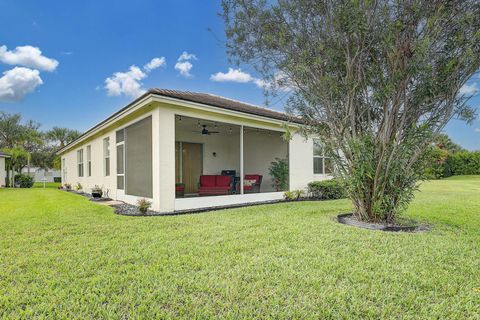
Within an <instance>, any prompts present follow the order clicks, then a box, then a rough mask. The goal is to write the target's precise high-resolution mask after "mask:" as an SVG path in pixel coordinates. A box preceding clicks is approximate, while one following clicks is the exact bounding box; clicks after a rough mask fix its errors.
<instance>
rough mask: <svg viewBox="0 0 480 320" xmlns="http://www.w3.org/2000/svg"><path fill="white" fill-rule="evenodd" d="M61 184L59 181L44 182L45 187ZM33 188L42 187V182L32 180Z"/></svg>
mask: <svg viewBox="0 0 480 320" xmlns="http://www.w3.org/2000/svg"><path fill="white" fill-rule="evenodd" d="M61 185H62V184H61V183H60V182H45V188H55V189H56V188H58V187H60V186H61ZM33 188H43V182H34V183H33Z"/></svg>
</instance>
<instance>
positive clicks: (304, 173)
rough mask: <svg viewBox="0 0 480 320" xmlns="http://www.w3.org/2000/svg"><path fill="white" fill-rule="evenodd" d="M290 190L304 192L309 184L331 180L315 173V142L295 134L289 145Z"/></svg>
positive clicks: (329, 177)
mask: <svg viewBox="0 0 480 320" xmlns="http://www.w3.org/2000/svg"><path fill="white" fill-rule="evenodd" d="M288 153H289V167H290V190H297V189H300V190H303V189H305V188H306V187H307V185H308V183H309V182H312V181H320V180H327V179H331V176H329V175H326V174H314V173H313V140H312V139H305V138H304V137H302V136H301V135H299V134H294V135H293V137H292V140H290V143H289V151H288Z"/></svg>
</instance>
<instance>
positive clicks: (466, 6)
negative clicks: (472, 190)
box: [222, 0, 480, 222]
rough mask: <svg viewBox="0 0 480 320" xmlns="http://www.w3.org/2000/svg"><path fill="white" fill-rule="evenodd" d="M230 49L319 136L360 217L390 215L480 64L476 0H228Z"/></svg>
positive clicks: (467, 114) (469, 115)
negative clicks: (283, 93) (286, 92)
mask: <svg viewBox="0 0 480 320" xmlns="http://www.w3.org/2000/svg"><path fill="white" fill-rule="evenodd" d="M222 3H223V9H224V12H223V17H224V19H225V23H226V35H227V38H228V43H227V48H228V53H229V54H230V56H231V57H232V58H233V60H234V61H235V62H237V63H250V64H252V65H253V66H254V67H255V68H256V70H258V71H259V72H260V73H261V74H263V76H264V83H265V87H266V88H267V89H268V90H275V89H278V88H279V87H287V88H290V89H291V97H290V99H289V101H288V107H289V110H290V111H291V112H293V113H294V114H296V115H298V116H301V117H302V118H303V120H304V121H305V122H306V130H305V133H306V134H310V135H319V136H320V137H321V138H322V140H323V143H324V145H325V149H326V151H327V153H328V154H329V155H330V156H331V158H332V159H333V161H334V164H335V167H336V170H337V174H338V175H339V176H341V177H343V178H345V179H346V180H347V182H348V186H349V194H350V198H351V199H352V202H353V205H354V214H355V216H356V217H358V218H359V219H362V220H367V221H387V222H393V221H395V219H396V217H397V216H398V214H400V213H401V212H402V211H403V210H404V209H405V208H406V207H407V206H408V204H409V203H410V201H411V200H412V198H413V194H414V191H415V190H416V187H417V181H418V180H419V179H420V178H422V175H423V172H424V167H425V153H426V150H428V146H429V145H430V143H431V142H432V138H433V136H434V135H435V134H437V133H439V132H441V130H442V129H443V128H444V126H445V124H446V123H447V122H448V121H449V120H450V119H452V118H454V117H455V118H459V119H463V120H467V121H468V120H472V119H473V117H474V115H475V112H474V110H472V109H471V108H470V107H469V106H468V105H467V104H466V102H467V100H468V98H469V97H467V96H465V95H461V94H459V90H460V88H461V87H462V86H463V85H464V84H465V83H466V81H467V80H468V79H470V78H471V77H472V75H473V74H474V73H475V72H476V71H477V70H478V69H479V67H480V55H479V52H480V31H479V30H480V1H478V0H465V1H460V0H454V1H441V0H407V1H405V0H393V1H391V0H378V1H354V0H340V1H333V0H316V1H312V0H277V1H275V0H274V1H266V0H223V2H222Z"/></svg>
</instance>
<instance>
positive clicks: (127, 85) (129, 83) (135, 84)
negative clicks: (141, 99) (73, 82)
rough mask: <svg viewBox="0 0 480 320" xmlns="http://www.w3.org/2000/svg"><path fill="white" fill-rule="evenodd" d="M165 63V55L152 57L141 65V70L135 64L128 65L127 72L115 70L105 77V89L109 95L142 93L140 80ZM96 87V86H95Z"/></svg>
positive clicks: (136, 94) (133, 96)
mask: <svg viewBox="0 0 480 320" xmlns="http://www.w3.org/2000/svg"><path fill="white" fill-rule="evenodd" d="M165 64H166V60H165V57H160V58H153V59H152V60H150V62H148V63H147V64H145V65H144V66H143V69H144V70H145V72H144V71H142V69H140V68H139V67H137V66H136V65H132V66H130V68H129V69H128V71H127V72H115V73H114V74H113V75H112V76H111V77H108V78H107V79H105V87H104V88H105V89H106V90H107V94H108V95H109V96H120V95H122V94H124V95H127V96H130V97H132V98H136V97H138V96H140V95H142V94H143V93H145V91H146V90H145V89H144V88H142V85H143V84H142V82H141V81H142V80H143V79H145V78H147V77H148V74H149V73H150V72H151V71H153V70H155V69H157V68H159V67H161V66H164V65H165ZM97 89H98V87H97Z"/></svg>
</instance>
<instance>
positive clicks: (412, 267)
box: [0, 176, 480, 319]
mask: <svg viewBox="0 0 480 320" xmlns="http://www.w3.org/2000/svg"><path fill="white" fill-rule="evenodd" d="M421 189H422V192H420V193H418V194H417V197H416V199H415V201H414V203H413V204H412V205H411V206H410V209H409V212H408V215H409V216H410V217H413V218H415V219H417V220H421V221H426V222H428V223H430V224H432V225H433V230H432V231H431V232H429V233H418V234H408V233H384V232H379V231H370V230H364V229H357V228H353V227H349V226H345V225H340V224H338V223H337V222H335V216H336V214H338V213H341V212H348V211H349V210H350V204H349V202H348V201H347V200H340V201H327V202H298V203H287V204H276V205H265V206H257V207H247V208H240V209H232V210H225V211H216V212H209V213H202V214H193V215H182V216H171V217H124V216H118V215H115V214H113V211H112V209H110V208H108V207H104V206H101V205H98V204H94V203H91V202H88V201H87V199H86V198H84V197H81V196H78V195H75V194H71V193H67V192H64V191H59V190H55V189H54V188H47V189H42V188H35V189H28V190H19V189H17V190H5V189H3V190H0V235H1V236H0V318H34V317H38V318H70V319H71V318H81V319H85V318H89V319H91V318H96V319H98V318H118V319H120V318H122V319H123V318H146V319H153V318H160V317H164V318H179V317H184V318H190V319H191V318H212V317H218V318H240V317H243V318H253V317H261V318H314V319H319V318H344V319H351V318H374V319H379V318H397V319H399V318H402V319H409V318H417V319H429V318H434V319H466V318H470V319H479V318H480V316H479V313H478V312H479V307H480V176H476V177H473V176H472V177H456V178H452V179H446V180H441V181H432V182H427V183H424V184H423V186H422V188H421Z"/></svg>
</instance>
